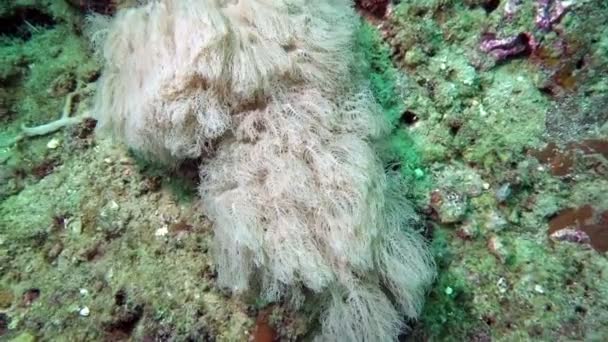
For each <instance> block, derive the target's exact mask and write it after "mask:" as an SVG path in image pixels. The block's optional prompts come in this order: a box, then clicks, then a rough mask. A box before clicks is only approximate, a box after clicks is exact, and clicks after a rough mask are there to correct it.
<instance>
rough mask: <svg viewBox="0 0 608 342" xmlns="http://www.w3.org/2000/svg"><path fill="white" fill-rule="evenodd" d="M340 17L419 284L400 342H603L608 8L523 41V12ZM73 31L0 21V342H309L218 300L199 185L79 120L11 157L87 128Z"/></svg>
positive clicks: (458, 6)
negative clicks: (398, 201) (62, 123)
mask: <svg viewBox="0 0 608 342" xmlns="http://www.w3.org/2000/svg"><path fill="white" fill-rule="evenodd" d="M370 2H371V3H374V1H370ZM377 2H381V1H377ZM358 3H359V4H360V5H361V3H364V4H363V5H361V6H360V10H361V12H362V14H363V17H365V19H362V20H363V21H365V22H366V24H365V25H367V28H366V29H365V34H364V35H365V39H363V40H364V41H365V44H364V45H365V46H366V47H367V48H368V49H369V51H368V55H370V56H371V58H372V60H373V61H374V63H373V65H372V67H373V68H372V69H373V72H372V75H371V79H372V86H373V87H374V89H376V90H377V94H380V95H379V96H380V97H382V96H381V95H382V91H387V92H388V96H385V98H380V100H379V101H380V102H382V104H383V106H384V107H385V108H387V109H388V110H393V111H395V117H396V118H398V121H399V123H398V127H397V129H396V132H394V135H393V137H392V138H391V141H390V144H391V146H390V147H389V149H391V150H392V151H394V153H395V155H396V159H397V161H398V162H399V161H400V162H401V164H399V163H397V164H399V166H397V167H402V168H403V172H404V173H406V174H408V173H411V177H410V178H411V181H412V184H413V185H412V190H411V197H412V200H413V201H414V202H415V204H416V207H417V211H418V212H419V214H420V216H421V217H422V218H423V219H424V222H426V224H425V227H424V228H425V231H426V235H427V236H428V239H429V242H430V244H431V247H432V251H433V254H434V257H435V259H436V262H437V265H438V278H437V281H436V282H435V283H434V285H433V287H432V289H431V290H430V291H429V294H428V298H427V302H426V305H425V308H424V311H423V313H422V315H421V318H420V320H418V321H416V322H411V326H412V330H411V331H409V332H404V335H403V340H406V341H604V340H607V339H608V324H607V322H608V260H607V259H606V251H607V250H608V123H607V120H608V78H607V77H606V74H607V73H606V71H607V70H608V68H607V67H608V25H606V24H605V23H606V22H608V3H605V2H604V1H602V0H593V1H584V0H580V1H574V2H569V3H566V2H565V1H550V2H548V3H549V5H547V6H549V7H548V8H546V11H545V12H542V13H549V14H550V15H549V17H548V18H546V20H545V21H542V22H541V21H539V18H538V13H539V6H541V4H540V3H543V2H542V1H538V2H537V1H532V0H528V1H507V0H502V1H489V0H467V1H450V0H421V1H401V2H400V4H398V5H397V4H391V5H390V6H388V10H387V11H386V12H384V11H382V10H380V12H379V10H378V7H369V6H367V7H366V6H365V3H366V2H365V1H361V2H358ZM367 3H369V2H367ZM507 5H509V6H507ZM566 5H567V6H566ZM558 6H562V7H558ZM568 6H570V7H568ZM565 7H567V9H564V12H563V13H561V12H559V10H560V8H565ZM370 8H372V9H373V11H371V12H370V11H369V9H370ZM380 8H381V9H383V8H385V7H382V6H380ZM553 14H555V15H553ZM557 14H559V15H557ZM541 19H542V18H541ZM83 21H84V16H83V14H82V12H81V11H80V10H79V9H76V8H74V7H71V6H70V5H68V4H67V3H64V2H63V1H44V0H38V1H36V0H17V1H13V2H8V3H6V4H2V5H0V340H3V341H4V340H6V341H103V340H105V341H215V340H217V341H247V340H252V341H258V342H260V341H272V340H281V341H295V340H310V339H311V336H313V335H314V331H315V329H318V326H317V324H315V323H314V321H313V320H312V319H311V318H310V317H308V316H307V315H306V314H305V313H304V312H292V311H290V310H289V309H287V308H286V307H285V306H283V305H281V303H275V304H269V303H263V302H260V301H259V300H257V299H256V298H249V297H243V298H240V297H230V296H228V295H227V294H226V293H224V292H223V291H222V290H221V289H219V288H218V287H217V286H216V284H215V276H216V274H215V270H214V266H213V259H212V253H211V249H212V248H213V246H212V238H213V232H212V226H211V223H210V222H209V221H208V220H207V219H206V217H205V216H204V213H203V211H202V210H201V208H200V207H199V204H198V201H197V193H196V182H197V170H196V168H192V167H190V165H183V166H182V167H180V168H179V169H176V170H166V169H163V168H162V167H160V166H157V165H154V164H152V163H149V162H147V161H144V160H142V159H141V158H139V157H138V156H137V155H136V154H134V153H133V152H131V151H128V150H127V149H126V148H125V147H123V146H121V145H120V144H117V143H116V142H114V141H112V140H111V139H110V138H107V137H103V136H98V135H97V134H96V132H95V131H94V126H95V122H94V120H88V119H83V120H81V121H80V123H78V124H75V125H71V126H70V127H66V128H64V129H61V130H58V131H56V132H54V133H50V134H47V135H43V136H36V137H21V138H20V139H16V137H19V136H20V134H21V127H22V126H23V125H26V126H34V125H40V124H45V123H48V122H51V121H53V120H55V119H58V118H59V117H60V116H61V115H62V111H63V110H64V107H65V103H66V100H67V99H68V98H69V97H71V95H70V94H74V95H73V98H72V103H71V105H70V106H69V110H68V112H69V115H70V116H72V117H79V116H86V114H87V113H88V110H89V108H90V103H91V101H92V96H93V94H94V87H93V86H90V87H87V85H92V84H94V81H95V80H96V79H97V78H98V77H99V74H100V72H101V66H100V64H99V63H98V62H97V61H96V59H95V57H94V56H93V54H92V52H91V50H90V47H89V45H88V43H87V38H86V37H85V34H84V33H83V32H84V31H85V30H84V29H83V28H84V26H83ZM385 95H386V94H385Z"/></svg>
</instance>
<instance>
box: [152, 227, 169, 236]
mask: <svg viewBox="0 0 608 342" xmlns="http://www.w3.org/2000/svg"><path fill="white" fill-rule="evenodd" d="M167 234H169V229H168V228H167V227H161V228H158V229H157V230H156V231H155V232H154V235H155V236H165V235H167Z"/></svg>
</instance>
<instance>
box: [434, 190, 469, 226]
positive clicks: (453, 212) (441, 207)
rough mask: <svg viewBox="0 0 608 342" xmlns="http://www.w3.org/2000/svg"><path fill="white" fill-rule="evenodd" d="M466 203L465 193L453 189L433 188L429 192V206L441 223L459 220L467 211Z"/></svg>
mask: <svg viewBox="0 0 608 342" xmlns="http://www.w3.org/2000/svg"><path fill="white" fill-rule="evenodd" d="M467 203H468V200H467V197H466V196H465V195H462V194H459V193H456V192H453V191H449V190H434V191H433V192H432V193H431V207H432V208H433V209H434V210H435V212H436V213H437V215H438V217H439V221H440V222H441V223H456V222H461V221H462V220H463V219H464V217H465V214H466V211H467V206H468V205H467Z"/></svg>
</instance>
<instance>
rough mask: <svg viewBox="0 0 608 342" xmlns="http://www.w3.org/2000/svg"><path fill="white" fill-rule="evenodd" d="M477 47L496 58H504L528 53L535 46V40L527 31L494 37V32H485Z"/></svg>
mask: <svg viewBox="0 0 608 342" xmlns="http://www.w3.org/2000/svg"><path fill="white" fill-rule="evenodd" d="M479 48H480V49H481V51H484V52H487V53H489V54H491V55H492V56H494V58H496V59H497V60H505V59H508V58H511V57H517V56H521V55H528V54H530V53H531V52H532V51H533V50H534V49H535V48H536V42H535V40H534V37H532V35H530V34H529V33H527V32H522V33H520V34H518V35H516V36H510V37H507V38H496V35H495V34H494V33H487V34H485V35H484V36H483V37H482V38H481V44H480V45H479Z"/></svg>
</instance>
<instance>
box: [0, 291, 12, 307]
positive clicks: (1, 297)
mask: <svg viewBox="0 0 608 342" xmlns="http://www.w3.org/2000/svg"><path fill="white" fill-rule="evenodd" d="M14 300H15V295H14V294H13V291H11V289H8V288H0V309H8V308H10V307H11V306H12V305H13V301H14Z"/></svg>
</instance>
